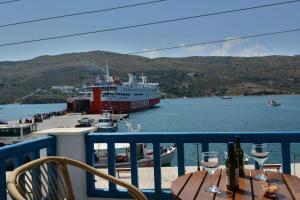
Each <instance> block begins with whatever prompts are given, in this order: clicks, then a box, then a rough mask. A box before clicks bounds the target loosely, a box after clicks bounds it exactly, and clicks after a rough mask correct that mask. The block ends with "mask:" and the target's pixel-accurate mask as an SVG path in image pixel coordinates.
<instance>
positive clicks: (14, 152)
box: [0, 132, 300, 199]
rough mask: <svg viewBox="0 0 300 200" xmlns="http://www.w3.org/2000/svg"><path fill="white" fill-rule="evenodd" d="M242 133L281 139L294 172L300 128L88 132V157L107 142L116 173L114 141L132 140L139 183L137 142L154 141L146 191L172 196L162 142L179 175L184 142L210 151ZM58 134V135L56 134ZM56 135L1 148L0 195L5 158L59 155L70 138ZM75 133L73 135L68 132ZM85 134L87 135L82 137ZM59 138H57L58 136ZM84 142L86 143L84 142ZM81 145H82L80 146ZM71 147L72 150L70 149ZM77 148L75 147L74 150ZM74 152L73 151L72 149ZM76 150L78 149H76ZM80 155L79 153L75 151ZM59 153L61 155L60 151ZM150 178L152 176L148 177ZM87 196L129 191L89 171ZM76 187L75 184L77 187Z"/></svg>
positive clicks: (245, 139) (246, 137)
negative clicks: (293, 147) (169, 146)
mask: <svg viewBox="0 0 300 200" xmlns="http://www.w3.org/2000/svg"><path fill="white" fill-rule="evenodd" d="M236 135H239V136H240V138H241V142H242V143H279V144H280V145H281V149H282V151H281V155H282V169H283V172H284V173H290V172H291V166H290V164H291V159H290V144H291V143H300V132H276V133H275V132H268V133H266V132H259V133H220V132H218V133H191V132H186V133H184V132H183V133H170V132H160V133H89V134H86V135H85V152H86V155H85V159H86V162H87V163H88V164H89V165H93V164H94V143H107V145H108V173H109V174H111V175H113V176H115V175H116V169H115V167H116V163H115V153H116V149H115V145H114V144H115V143H129V144H130V148H131V150H130V161H131V170H130V172H131V176H130V180H131V183H132V184H134V185H136V186H139V172H138V165H137V164H138V160H137V148H136V144H137V143H152V144H153V155H154V177H153V181H154V188H153V189H146V190H143V192H144V193H145V194H146V195H147V196H148V197H149V198H151V199H152V198H153V199H172V197H171V193H170V190H168V189H163V188H162V168H161V160H160V146H161V144H163V143H175V144H176V146H177V166H178V172H177V174H178V176H180V175H183V174H184V173H185V170H186V169H185V168H186V166H185V150H184V147H185V144H193V143H199V144H201V148H202V151H208V150H209V145H210V144H215V143H217V144H220V143H227V142H230V141H233V139H234V136H236ZM56 137H58V136H56ZM56 137H54V136H46V137H43V138H39V139H34V140H31V141H26V142H22V143H19V144H14V145H9V146H6V147H2V148H0V199H6V182H5V181H6V166H5V161H6V160H9V159H13V160H14V167H17V166H19V165H21V164H22V163H23V161H24V156H27V155H30V157H31V159H36V158H38V157H40V150H41V149H47V153H45V155H56V145H62V146H61V147H60V148H62V149H63V148H64V147H65V146H64V145H65V144H63V143H62V142H63V141H65V142H69V141H70V140H61V142H60V143H62V144H60V143H56ZM68 137H73V136H68ZM83 138H84V137H83ZM57 140H58V139H57ZM82 144H84V143H82ZM78 149H80V148H78ZM71 151H72V150H71ZM74 151H76V150H74ZM73 153H74V152H73ZM75 154H76V152H75ZM76 155H77V154H76ZM58 156H59V155H58ZM148 178H149V177H148ZM86 182H87V196H88V197H98V198H107V197H114V198H126V197H128V195H127V193H126V191H124V190H122V189H118V188H117V187H116V185H115V184H112V183H109V187H108V189H106V188H100V189H99V188H96V185H95V181H94V177H93V176H92V175H90V174H87V175H86ZM74 189H75V190H76V188H74Z"/></svg>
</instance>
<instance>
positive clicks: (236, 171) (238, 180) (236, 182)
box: [234, 168, 240, 185]
mask: <svg viewBox="0 0 300 200" xmlns="http://www.w3.org/2000/svg"><path fill="white" fill-rule="evenodd" d="M239 175H240V171H239V168H235V181H234V182H235V184H234V185H238V184H239V182H240V176H239Z"/></svg>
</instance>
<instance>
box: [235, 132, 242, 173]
mask: <svg viewBox="0 0 300 200" xmlns="http://www.w3.org/2000/svg"><path fill="white" fill-rule="evenodd" d="M234 155H235V156H236V159H237V160H238V166H239V176H240V177H243V176H245V172H244V151H243V149H242V147H241V143H240V137H239V136H236V137H235V152H234Z"/></svg>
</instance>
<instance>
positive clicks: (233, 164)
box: [226, 142, 239, 191]
mask: <svg viewBox="0 0 300 200" xmlns="http://www.w3.org/2000/svg"><path fill="white" fill-rule="evenodd" d="M226 185H227V189H228V190H231V191H237V190H238V189H239V167H238V160H237V159H236V156H235V154H234V143H233V142H229V143H228V145H227V159H226Z"/></svg>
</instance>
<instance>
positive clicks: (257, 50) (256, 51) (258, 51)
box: [238, 44, 271, 57]
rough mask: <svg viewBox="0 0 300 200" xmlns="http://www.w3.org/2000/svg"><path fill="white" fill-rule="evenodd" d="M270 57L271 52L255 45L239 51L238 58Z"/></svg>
mask: <svg viewBox="0 0 300 200" xmlns="http://www.w3.org/2000/svg"><path fill="white" fill-rule="evenodd" d="M266 55H271V52H270V51H269V50H268V49H267V48H266V47H265V46H263V45H260V44H255V45H254V46H251V47H247V48H244V49H242V50H241V51H240V53H239V55H238V56H242V57H253V56H266Z"/></svg>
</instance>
